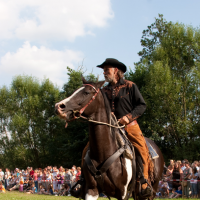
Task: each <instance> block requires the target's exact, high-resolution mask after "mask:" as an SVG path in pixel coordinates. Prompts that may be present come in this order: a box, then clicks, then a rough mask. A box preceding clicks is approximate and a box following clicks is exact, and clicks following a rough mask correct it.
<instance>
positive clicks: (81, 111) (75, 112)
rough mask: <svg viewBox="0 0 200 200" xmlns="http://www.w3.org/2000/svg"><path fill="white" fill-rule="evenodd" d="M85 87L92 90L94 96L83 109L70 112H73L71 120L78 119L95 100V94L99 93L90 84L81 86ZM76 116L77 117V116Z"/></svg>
mask: <svg viewBox="0 0 200 200" xmlns="http://www.w3.org/2000/svg"><path fill="white" fill-rule="evenodd" d="M86 85H89V86H90V87H92V88H93V89H94V90H95V94H94V96H92V98H91V99H90V101H89V102H88V103H87V104H86V105H85V106H84V107H83V108H81V109H80V110H75V111H74V110H73V111H72V112H73V117H74V118H73V119H72V120H75V119H78V118H80V117H81V116H82V115H81V114H82V113H83V112H84V111H85V109H86V108H87V107H88V106H89V105H90V104H91V103H92V102H93V101H94V100H95V98H96V96H97V94H98V93H99V88H98V90H97V89H96V88H95V87H94V86H93V85H91V84H83V86H86ZM77 115H78V116H77ZM72 120H70V121H72Z"/></svg>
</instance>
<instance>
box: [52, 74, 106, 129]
mask: <svg viewBox="0 0 200 200" xmlns="http://www.w3.org/2000/svg"><path fill="white" fill-rule="evenodd" d="M82 82H83V86H81V87H80V88H79V89H77V90H76V91H75V92H74V93H73V94H72V95H71V96H69V97H67V98H66V99H64V100H62V101H60V102H58V103H56V104H55V112H56V114H57V115H58V116H59V117H60V118H62V119H64V120H66V126H67V124H68V122H69V121H71V120H72V119H76V118H77V117H78V116H79V115H81V114H82V113H83V112H84V115H85V116H88V117H89V116H90V115H91V114H92V113H94V112H95V110H96V109H97V107H98V103H97V101H98V100H97V99H98V94H99V90H100V88H101V87H102V85H103V84H104V83H105V81H100V82H97V83H94V82H88V81H86V80H85V79H84V77H83V76H82Z"/></svg>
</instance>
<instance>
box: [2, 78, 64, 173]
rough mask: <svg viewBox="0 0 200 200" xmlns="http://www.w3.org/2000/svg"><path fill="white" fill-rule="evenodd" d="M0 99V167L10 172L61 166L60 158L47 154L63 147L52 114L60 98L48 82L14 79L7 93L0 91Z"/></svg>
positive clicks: (57, 126) (56, 121)
mask: <svg viewBox="0 0 200 200" xmlns="http://www.w3.org/2000/svg"><path fill="white" fill-rule="evenodd" d="M0 98H1V101H0V102H1V104H0V108H1V111H2V112H1V116H0V117H1V118H0V119H1V124H0V125H1V129H0V135H1V141H0V149H1V153H2V155H3V159H2V160H1V165H5V164H6V167H10V168H12V169H13V168H14V167H20V168H24V167H27V166H30V165H31V166H33V167H39V166H45V164H50V163H51V164H55V163H61V162H60V161H59V159H60V158H61V156H55V157H52V154H51V153H52V152H51V151H49V150H50V149H53V150H54V152H55V153H57V154H58V153H59V152H58V147H59V146H62V145H63V144H62V140H61V139H59V136H60V135H62V133H64V128H61V126H60V124H61V121H60V120H59V119H58V118H57V117H55V114H54V105H55V102H58V101H59V98H60V92H59V90H58V88H56V87H54V85H53V84H52V83H51V82H50V81H49V80H48V79H45V80H44V81H43V82H42V83H41V84H40V82H39V81H38V80H37V79H36V78H34V77H31V76H17V77H15V78H14V79H13V81H12V84H11V87H10V88H9V89H8V88H6V87H2V88H0ZM62 123H63V122H62ZM52 142H54V145H53V146H51V147H50V146H49V144H51V143H52Z"/></svg>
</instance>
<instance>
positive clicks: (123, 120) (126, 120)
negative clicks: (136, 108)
mask: <svg viewBox="0 0 200 200" xmlns="http://www.w3.org/2000/svg"><path fill="white" fill-rule="evenodd" d="M118 122H119V123H120V124H122V125H127V124H129V119H128V117H127V116H123V117H122V118H120V119H119V120H118Z"/></svg>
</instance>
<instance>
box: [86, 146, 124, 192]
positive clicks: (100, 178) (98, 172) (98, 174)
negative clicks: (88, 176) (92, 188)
mask: <svg viewBox="0 0 200 200" xmlns="http://www.w3.org/2000/svg"><path fill="white" fill-rule="evenodd" d="M125 149H126V147H125V146H123V147H121V148H120V149H118V150H117V151H116V152H115V153H114V154H113V155H112V156H110V157H109V158H108V159H107V160H106V161H105V162H104V163H103V165H102V164H100V165H99V166H101V165H102V166H101V167H100V169H98V170H97V168H98V167H97V168H96V167H95V166H94V163H93V162H92V160H91V158H90V156H89V151H87V153H86V156H85V158H84V160H85V162H86V164H87V167H88V169H89V170H90V172H91V173H92V175H93V176H94V178H95V179H96V181H97V183H98V184H99V186H100V188H101V190H102V192H104V177H103V174H104V173H105V172H106V171H107V170H108V168H109V167H110V165H111V164H112V163H113V162H114V161H115V160H116V159H117V158H118V157H119V156H120V155H121V154H122V153H123V152H124V151H125Z"/></svg>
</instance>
